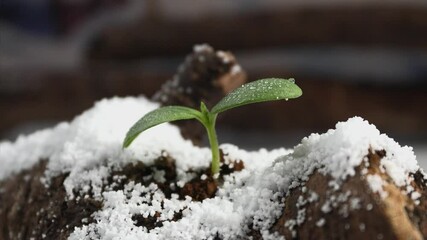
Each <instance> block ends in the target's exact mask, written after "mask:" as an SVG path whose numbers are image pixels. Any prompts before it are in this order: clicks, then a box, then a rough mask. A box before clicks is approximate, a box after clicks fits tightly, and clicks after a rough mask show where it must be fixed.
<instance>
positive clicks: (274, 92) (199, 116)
mask: <svg viewBox="0 0 427 240" xmlns="http://www.w3.org/2000/svg"><path fill="white" fill-rule="evenodd" d="M301 95H302V91H301V89H300V88H299V87H298V86H297V85H296V84H295V80H294V79H289V80H287V79H280V78H267V79H261V80H257V81H254V82H250V83H247V84H244V85H242V86H241V87H239V88H237V89H235V90H234V91H232V92H231V93H229V94H228V95H227V96H225V97H224V98H223V99H222V100H221V101H219V102H218V103H217V104H216V105H215V106H214V107H213V108H212V109H211V110H210V111H209V109H208V108H207V107H206V105H205V104H204V103H203V102H201V103H200V111H198V110H195V109H192V108H188V107H182V106H166V107H161V108H158V109H156V110H154V111H151V112H149V113H147V114H146V115H145V116H143V117H142V118H141V119H140V120H139V121H137V122H136V123H135V124H134V125H133V126H132V127H131V128H130V129H129V131H128V132H127V134H126V138H125V140H124V142H123V147H124V148H126V147H128V146H129V145H130V144H131V143H132V142H133V140H134V139H135V138H136V137H137V136H138V135H139V134H140V133H142V132H143V131H145V130H147V129H149V128H151V127H154V126H156V125H159V124H161V123H165V122H171V121H177V120H184V119H196V120H198V121H199V122H200V123H201V124H202V125H203V126H204V127H205V129H206V131H207V133H208V139H209V143H210V145H211V150H212V164H211V171H212V175H215V174H217V173H219V171H220V156H219V147H218V139H217V136H216V131H215V122H216V117H217V116H218V114H219V113H221V112H224V111H226V110H229V109H232V108H236V107H239V106H242V105H246V104H251V103H258V102H266V101H275V100H281V99H285V100H288V99H292V98H297V97H299V96H301Z"/></svg>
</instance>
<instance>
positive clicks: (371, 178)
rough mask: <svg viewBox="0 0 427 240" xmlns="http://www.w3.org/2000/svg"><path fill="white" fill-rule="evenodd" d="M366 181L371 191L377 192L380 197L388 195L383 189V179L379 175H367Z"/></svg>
mask: <svg viewBox="0 0 427 240" xmlns="http://www.w3.org/2000/svg"><path fill="white" fill-rule="evenodd" d="M366 181H367V182H368V185H369V187H370V188H371V190H372V192H374V193H378V194H379V195H380V196H381V198H382V199H384V198H386V197H387V196H388V193H387V192H386V191H384V189H383V185H384V181H383V179H382V178H381V177H380V176H379V175H367V176H366Z"/></svg>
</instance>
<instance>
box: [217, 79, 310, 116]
mask: <svg viewBox="0 0 427 240" xmlns="http://www.w3.org/2000/svg"><path fill="white" fill-rule="evenodd" d="M301 95H302V90H301V88H299V87H298V86H297V85H296V84H295V80H294V79H293V78H291V79H289V80H287V79H281V78H266V79H261V80H257V81H254V82H250V83H247V84H245V85H243V86H241V87H239V88H237V89H235V90H234V91H233V92H231V93H230V94H228V95H227V96H225V97H224V98H223V99H222V100H221V101H220V102H219V103H217V104H216V105H215V106H214V107H213V108H212V111H211V113H213V114H218V113H220V112H224V111H226V110H228V109H231V108H235V107H238V106H242V105H246V104H251V103H257V102H266V101H274V100H281V99H286V100H287V99H291V98H297V97H299V96H301Z"/></svg>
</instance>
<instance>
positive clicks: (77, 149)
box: [0, 97, 427, 239]
mask: <svg viewBox="0 0 427 240" xmlns="http://www.w3.org/2000/svg"><path fill="white" fill-rule="evenodd" d="M157 106H158V104H156V103H153V102H150V101H148V100H147V99H145V98H143V97H140V98H132V97H127V98H113V99H105V100H102V101H99V102H97V103H96V104H95V106H94V107H93V108H91V109H89V110H87V111H85V112H84V113H83V114H82V115H80V116H78V117H76V118H75V119H74V120H73V121H71V122H69V123H61V124H59V125H57V126H56V127H54V128H50V129H46V130H42V131H38V132H36V133H34V134H30V135H28V136H22V137H20V138H18V140H17V141H16V142H0V165H1V166H2V168H0V180H1V179H4V178H7V177H8V176H10V175H11V174H13V173H14V172H20V171H21V170H23V169H28V168H30V167H31V166H33V165H34V164H35V163H36V162H37V161H39V160H40V159H49V162H48V165H47V171H46V175H45V179H44V182H45V184H49V179H50V178H51V177H53V176H56V175H58V174H61V173H67V174H68V175H67V177H66V179H65V181H64V187H65V189H66V191H67V194H68V198H69V199H73V198H74V197H76V196H75V195H76V194H77V195H79V196H80V195H81V196H84V197H86V196H87V197H89V196H88V195H86V194H87V193H89V191H90V193H91V194H92V195H93V197H94V198H96V199H98V200H100V201H102V202H103V207H102V209H100V210H99V211H97V212H95V213H94V214H93V217H94V218H95V220H96V222H94V223H90V224H88V225H84V226H82V227H79V228H75V229H74V233H72V235H71V236H70V239H97V238H101V239H122V237H123V236H126V238H127V239H171V238H172V237H173V238H179V239H213V238H214V237H215V236H217V235H219V236H220V237H221V238H223V239H236V238H241V237H244V236H245V234H246V233H247V231H248V226H249V225H252V226H253V228H255V229H257V230H260V232H261V233H262V235H263V237H265V238H266V239H278V236H275V235H274V234H273V235H272V234H271V233H270V232H269V231H268V229H270V227H271V226H272V224H273V223H274V222H275V220H276V219H277V218H278V217H279V216H280V215H281V213H282V209H283V207H284V203H283V197H285V195H286V194H287V193H288V192H289V191H290V190H292V189H294V188H296V187H299V186H304V184H305V182H306V181H307V180H308V179H309V176H310V175H311V174H312V173H313V171H314V170H318V172H319V173H322V174H326V175H329V176H331V177H332V179H331V181H330V182H329V185H330V186H333V187H334V188H335V187H336V188H335V189H338V188H339V186H340V184H341V183H342V182H343V180H344V179H346V178H347V177H351V176H354V174H355V167H356V166H360V165H361V164H365V165H366V164H369V163H368V162H367V161H368V160H367V158H365V156H366V155H367V154H368V151H369V148H372V149H373V150H385V151H386V152H387V155H386V156H385V157H384V158H382V159H381V163H380V164H381V167H382V169H383V171H384V173H387V174H388V176H390V177H391V179H392V180H393V182H394V184H395V185H397V186H398V187H402V188H403V189H405V190H403V191H405V193H406V194H410V195H411V196H412V199H413V200H414V201H415V200H416V199H417V197H419V196H420V194H414V193H416V192H414V191H415V190H414V188H411V187H409V186H410V183H411V181H412V178H411V177H410V173H415V172H416V171H418V170H419V166H418V163H417V161H416V158H415V156H414V152H413V151H412V149H411V148H410V147H406V146H400V145H399V144H398V143H396V142H395V141H394V140H393V139H391V138H389V137H388V136H387V135H385V134H381V133H380V131H379V130H378V129H377V128H376V127H375V126H374V125H372V124H369V123H368V122H367V121H365V120H363V119H362V118H360V117H354V118H350V119H348V120H347V121H344V122H339V123H337V124H336V126H335V129H331V130H328V131H327V132H326V133H323V134H311V135H310V136H308V137H305V138H303V139H302V140H301V142H300V143H299V144H298V145H297V146H295V147H294V148H293V149H289V150H286V149H284V148H280V149H275V150H271V151H268V150H266V149H260V150H257V151H247V150H243V149H241V148H238V147H237V146H235V145H231V144H222V145H221V146H220V147H221V148H222V149H223V151H224V153H225V156H226V157H225V158H229V159H230V160H241V161H243V162H244V165H245V168H244V169H243V170H242V171H239V172H233V173H232V174H231V175H229V176H227V177H225V178H224V183H223V185H222V186H220V187H219V189H218V191H217V193H216V196H215V197H214V198H209V199H205V200H204V201H203V202H197V201H192V200H191V198H186V199H184V200H183V199H179V198H178V197H177V196H174V194H172V197H171V198H166V196H165V194H164V193H163V192H162V191H161V190H159V188H158V187H157V185H156V184H155V183H152V184H150V186H143V185H142V184H141V183H135V182H133V181H131V182H129V183H128V184H126V185H125V187H124V189H122V190H117V191H115V190H111V189H110V190H109V189H108V188H107V189H104V190H103V188H102V187H103V185H104V184H107V183H106V182H105V179H107V178H108V177H109V176H110V175H111V174H112V171H113V170H117V169H120V168H122V167H124V166H126V165H127V164H129V163H133V162H136V161H141V162H142V163H143V164H146V165H150V164H152V163H153V161H154V160H155V159H156V158H158V157H161V156H163V154H164V151H163V150H167V152H168V154H169V155H170V156H172V157H173V158H174V159H175V163H176V167H177V170H176V171H177V174H178V179H179V181H178V182H177V183H176V185H174V187H180V186H182V184H183V183H185V182H186V181H189V180H190V179H191V178H189V176H190V175H192V173H191V172H189V169H192V170H196V171H197V170H198V169H206V168H208V167H209V163H210V151H209V149H208V148H200V147H197V146H193V145H192V143H191V142H190V141H188V140H184V139H183V138H182V137H181V135H180V133H179V130H178V128H177V127H175V126H172V125H171V124H162V125H160V126H157V127H155V128H152V129H150V130H148V131H146V132H144V133H143V134H142V135H141V136H139V137H138V138H137V139H136V140H135V142H134V144H133V145H132V146H130V148H129V149H125V150H123V149H122V141H123V138H124V136H125V133H126V131H127V129H128V128H129V127H130V126H131V125H132V124H133V123H134V122H135V121H136V120H137V119H139V118H140V117H141V115H143V114H145V113H147V112H148V111H150V110H153V109H155V108H156V107H157ZM136 109H137V110H138V111H135V110H136ZM419 150H421V151H420V152H418V153H419V154H421V155H422V156H425V154H426V153H427V152H426V150H427V148H425V147H420V149H419ZM226 161H227V160H226ZM365 170H366V169H365ZM362 174H368V173H367V171H366V172H365V173H363V172H362ZM367 177H368V182H369V184H370V186H371V189H372V191H374V192H378V193H380V195H381V196H382V197H384V198H385V197H387V194H382V193H384V192H382V191H383V188H382V186H383V184H385V183H384V182H383V181H382V180H381V179H380V178H378V177H376V175H368V176H367ZM180 182H181V183H180ZM405 186H406V188H405ZM314 194H316V195H318V194H319V193H314ZM77 197H78V196H77ZM347 197H349V196H347ZM316 199H318V198H317V197H314V198H312V200H313V201H316ZM350 210H351V209H350ZM180 211H182V214H183V216H182V218H181V219H179V220H177V221H175V220H173V216H174V214H175V213H178V212H180ZM156 212H157V213H159V214H160V219H161V220H163V221H164V222H163V227H158V228H154V229H152V230H151V231H149V230H148V229H147V228H144V227H138V226H136V225H135V222H134V221H133V220H132V217H133V216H134V215H135V214H142V215H143V216H154V214H155V213H156ZM327 212H328V211H326V212H325V213H327ZM304 219H305V217H304V216H303V215H301V216H298V218H297V219H290V220H288V221H287V223H288V222H289V224H288V225H286V224H285V226H288V227H289V229H290V230H291V231H293V227H294V226H296V225H295V224H300V223H302V222H304ZM316 220H317V219H316Z"/></svg>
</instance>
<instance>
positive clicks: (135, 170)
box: [0, 154, 244, 240]
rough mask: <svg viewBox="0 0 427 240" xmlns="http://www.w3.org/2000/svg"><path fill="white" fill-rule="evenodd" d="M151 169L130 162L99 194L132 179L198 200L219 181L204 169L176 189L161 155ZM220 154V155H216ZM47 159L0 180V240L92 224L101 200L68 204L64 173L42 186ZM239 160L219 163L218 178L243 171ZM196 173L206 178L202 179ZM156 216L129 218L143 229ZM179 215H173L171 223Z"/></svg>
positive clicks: (170, 166)
mask: <svg viewBox="0 0 427 240" xmlns="http://www.w3.org/2000/svg"><path fill="white" fill-rule="evenodd" d="M163 156H164V157H160V158H159V159H158V160H157V161H156V162H155V164H154V165H152V166H145V165H144V164H142V163H141V162H138V163H137V164H130V165H127V166H126V167H124V168H123V169H122V170H121V171H115V172H113V173H112V174H111V176H110V177H109V178H108V179H107V182H108V184H106V185H105V186H104V190H123V189H124V186H125V185H126V184H127V183H129V182H131V181H134V182H135V183H141V184H143V185H145V186H148V185H149V184H152V183H156V184H157V185H158V187H159V189H160V190H161V191H163V193H164V194H165V196H166V197H168V198H169V197H171V194H178V195H179V197H180V198H181V199H184V198H185V197H186V196H190V197H191V198H192V199H193V201H203V200H204V199H206V198H211V197H213V196H215V193H216V191H217V187H218V182H221V181H222V178H219V179H216V180H215V179H214V178H213V177H212V176H211V174H210V169H206V170H204V171H200V172H197V171H194V174H195V178H194V179H192V180H191V181H189V182H187V183H186V184H185V185H184V186H183V187H182V188H180V187H178V186H177V184H176V183H177V178H176V177H177V175H176V169H175V163H174V160H173V159H172V158H171V157H169V156H167V155H166V154H163ZM221 156H222V155H221ZM46 163H47V161H41V162H40V163H39V164H37V165H36V166H35V167H33V168H32V169H30V170H26V171H23V172H21V173H19V174H17V175H15V176H13V177H10V178H9V179H8V180H5V181H2V182H0V189H1V191H0V226H1V228H0V239H1V240H2V239H5V240H6V239H30V238H34V239H42V238H45V239H67V237H68V236H69V235H70V233H71V232H73V230H74V228H75V227H80V226H82V225H85V224H88V223H91V222H93V219H92V217H91V214H92V213H94V212H96V211H98V210H99V209H101V207H102V202H99V201H96V200H95V199H94V198H93V197H92V194H90V193H89V194H87V196H79V195H78V194H79V193H78V192H75V194H77V196H79V197H76V199H78V200H68V199H67V198H66V192H65V189H64V186H63V182H64V180H65V178H66V177H67V175H66V174H62V175H59V176H57V177H55V178H53V179H52V181H51V183H50V185H49V187H48V188H46V187H45V186H44V184H42V182H41V179H42V178H43V176H44V172H45V170H46ZM243 167H244V166H243V162H241V161H239V162H233V163H232V167H230V166H229V165H225V164H223V165H222V166H221V169H222V171H223V172H222V176H224V175H227V174H230V173H232V172H234V171H240V170H242V169H243ZM159 170H163V171H165V175H164V177H165V179H166V181H165V182H163V183H161V182H156V181H155V180H154V179H152V178H150V176H152V175H153V173H154V172H155V171H159ZM202 175H206V178H205V179H204V180H202V179H201V176H202ZM158 217H159V215H158V214H156V215H154V216H149V217H147V218H144V217H143V216H142V215H139V214H137V215H134V216H133V217H132V219H133V220H134V221H135V225H136V226H144V227H146V228H147V229H149V230H150V229H153V228H155V227H161V226H162V225H163V224H162V222H161V221H159V220H158ZM181 217H182V214H181V213H180V212H179V213H176V214H175V216H174V220H178V219H180V218H181Z"/></svg>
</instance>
